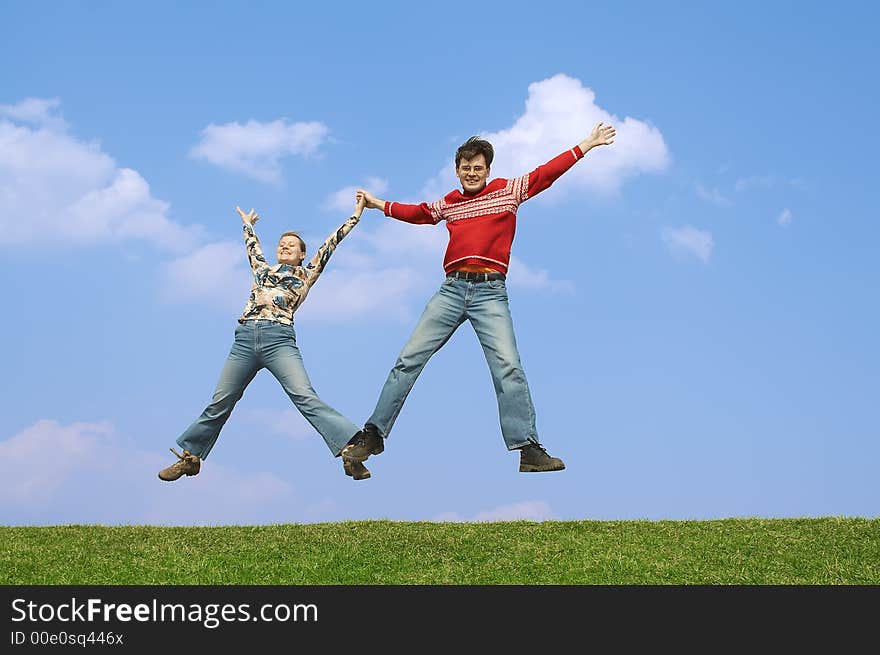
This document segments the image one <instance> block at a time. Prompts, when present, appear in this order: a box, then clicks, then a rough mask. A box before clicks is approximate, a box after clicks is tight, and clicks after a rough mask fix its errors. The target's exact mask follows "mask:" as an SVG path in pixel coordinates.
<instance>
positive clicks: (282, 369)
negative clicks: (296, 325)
mask: <svg viewBox="0 0 880 655" xmlns="http://www.w3.org/2000/svg"><path fill="white" fill-rule="evenodd" d="M261 336H262V348H263V357H264V361H265V364H266V368H268V369H269V371H270V372H271V373H272V375H274V376H275V378H276V379H277V380H278V381H279V382H280V383H281V386H282V387H284V391H285V393H287V395H288V396H289V397H290V399H291V400H292V401H293V404H294V405H296V408H297V409H298V410H299V411H300V413H301V414H302V415H303V417H305V419H306V420H307V421H308V422H309V424H311V426H312V427H313V428H315V430H316V431H317V432H318V434H320V435H321V436H322V437H323V438H324V441H325V442H326V443H327V447H328V448H330V451H331V452H332V453H333V455H334V456H337V455H339V453H340V452H341V451H342V448H343V447H344V446H345V444H347V443H348V442H349V440H350V439H351V438H352V437H353V436H354V435H355V434H356V433H357V432H358V431H359V429H358V427H357V426H356V425H355V424H354V423H352V422H351V421H349V420H348V419H347V418H345V417H344V416H343V415H342V414H340V413H339V412H337V411H336V410H335V409H333V408H332V407H330V406H329V405H328V404H327V403H325V402H324V401H323V400H321V399H320V398H319V397H318V394H317V393H316V392H315V389H314V388H313V387H312V383H311V382H310V381H309V376H308V374H307V373H306V368H305V365H304V364H303V360H302V355H301V354H300V351H299V348H298V347H297V345H296V333H295V332H294V329H293V326H292V325H282V324H281V323H277V324H275V325H274V326H272V327H270V328H264V329H263V331H262V335H261Z"/></svg>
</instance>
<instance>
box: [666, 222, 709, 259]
mask: <svg viewBox="0 0 880 655" xmlns="http://www.w3.org/2000/svg"><path fill="white" fill-rule="evenodd" d="M661 236H662V238H663V242H664V243H665V244H666V245H667V247H668V248H669V249H670V250H671V251H672V252H674V253H687V254H691V255H695V256H696V257H698V258H699V259H700V260H702V261H703V262H708V261H709V258H710V257H711V256H712V248H713V247H714V242H713V240H712V233H711V232H708V231H704V230H698V229H696V228H694V227H691V226H690V225H685V226H684V227H679V228H671V227H666V228H663V230H662V231H661Z"/></svg>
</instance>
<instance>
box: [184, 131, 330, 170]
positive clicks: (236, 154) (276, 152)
mask: <svg viewBox="0 0 880 655" xmlns="http://www.w3.org/2000/svg"><path fill="white" fill-rule="evenodd" d="M329 133H330V130H329V128H328V127H327V126H326V125H324V124H323V123H320V122H317V121H311V122H298V123H289V122H288V121H287V120H286V119H278V120H274V121H271V122H268V123H260V122H258V121H255V120H250V121H248V122H247V123H245V124H244V125H242V124H241V123H238V122H233V123H225V124H223V125H214V124H211V125H208V126H207V127H206V128H205V129H203V130H202V138H201V141H199V143H198V144H196V145H195V146H193V148H192V149H191V150H190V156H191V157H194V158H196V159H204V160H206V161H208V162H210V163H212V164H214V165H216V166H220V167H221V168H225V169H228V170H231V171H235V172H238V173H243V174H245V175H247V176H249V177H252V178H254V179H256V180H259V181H261V182H269V183H274V184H277V183H279V182H280V181H281V159H282V158H283V157H287V156H289V155H303V156H308V155H311V154H312V153H314V152H315V151H316V150H317V149H318V146H320V145H321V143H323V142H324V141H325V139H326V138H327V135H328V134H329Z"/></svg>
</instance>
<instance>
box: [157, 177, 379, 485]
mask: <svg viewBox="0 0 880 655" xmlns="http://www.w3.org/2000/svg"><path fill="white" fill-rule="evenodd" d="M235 209H236V211H237V212H238V214H239V216H241V220H242V222H243V224H244V225H243V229H244V239H245V246H246V247H247V253H248V261H249V262H250V265H251V271H253V275H254V282H253V288H252V289H251V295H250V298H249V299H248V302H247V304H246V305H245V308H244V312H243V313H242V315H241V318H239V319H238V323H239V325H238V326H237V327H236V328H235V341H234V343H233V344H232V349H231V350H230V352H229V356H228V358H227V360H226V365H225V366H224V367H223V371H222V372H221V373H220V380H219V381H218V382H217V389H216V390H215V391H214V397H213V400H212V401H211V404H210V405H208V406H207V407H206V408H205V411H203V412H202V415H201V416H199V418H197V419H196V420H195V422H193V424H192V425H190V426H189V427H188V428H187V429H186V430H185V431H184V432H183V434H181V435H180V437H178V439H177V444H178V445H179V446H180V447H181V448H182V449H183V454H178V453H177V451H175V450H174V449H173V448H172V449H171V452H172V453H174V455H175V456H176V457H177V458H178V461H176V462H175V463H174V464H172V465H171V466H169V467H167V468H164V469H162V470H161V471H159V478H160V479H162V480H165V481H169V482H170V481H172V480H177V479H178V478H180V477H181V476H183V475H197V474H198V472H199V470H200V469H201V460H203V459H205V458H206V457H207V456H208V453H210V452H211V449H212V448H213V447H214V443H215V442H216V441H217V437H218V436H219V435H220V430H221V428H222V427H223V425H224V424H225V423H226V420H227V419H228V418H229V415H230V414H231V413H232V408H233V407H235V403H237V402H238V400H239V399H240V398H241V396H242V394H243V393H244V390H245V388H246V387H247V385H248V384H250V382H251V380H253V379H254V376H255V375H256V374H257V372H258V371H259V370H260V369H262V368H267V369H269V371H270V372H271V373H272V375H274V376H275V378H276V379H277V380H278V381H279V382H280V383H281V386H282V387H284V391H285V392H286V393H287V395H288V396H290V399H291V400H292V401H293V404H294V405H296V408H297V409H298V410H299V411H300V413H301V414H302V415H303V416H304V417H305V419H306V420H307V421H308V422H309V423H310V424H311V425H312V427H313V428H315V430H317V431H318V433H319V434H320V435H321V436H322V437H323V438H324V441H325V442H327V446H328V447H329V448H330V451H331V452H332V453H333V454H334V456H339V454H340V452H341V451H342V449H343V447H345V445H346V444H348V443H350V442H351V441H353V440H356V439H357V438H358V437H359V435H360V431H359V429H358V428H357V426H355V424H354V423H352V422H351V421H349V420H348V419H347V418H345V417H344V416H342V414H340V413H339V412H337V411H336V410H335V409H333V408H332V407H330V406H329V405H327V404H326V403H325V402H324V401H322V400H321V399H320V398H319V397H318V395H317V393H315V390H314V389H313V388H312V385H311V382H309V378H308V375H307V374H306V370H305V367H304V366H303V360H302V356H301V355H300V352H299V348H297V345H296V333H295V332H294V329H293V314H294V312H295V311H296V310H297V309H298V308H299V306H300V305H302V303H303V301H304V300H305V299H306V296H307V295H308V293H309V290H310V289H311V288H312V286H313V285H314V284H315V282H316V281H317V279H318V277H319V276H320V275H321V273H322V272H323V270H324V266H325V265H326V264H327V260H328V259H329V258H330V255H331V254H333V251H334V250H335V249H336V246H337V245H338V244H339V242H340V241H342V239H343V238H344V237H345V235H346V234H348V233H349V232H351V230H352V229H353V228H354V226H355V225H357V223H358V221H359V220H360V216H361V213H362V212H363V209H364V196H363V194H360V193H359V194H357V197H356V203H355V208H354V213H353V214H352V215H351V217H350V218H349V219H348V220H346V221H345V223H343V224H342V226H341V227H340V228H339V229H337V230H336V231H334V232H333V234H331V235H330V236H329V237H328V238H327V240H326V241H325V242H324V244H323V245H322V246H321V247H320V248H318V251H317V252H316V253H315V256H314V257H312V259H311V260H310V261H309V263H308V264H307V265H305V266H303V265H302V263H303V260H304V259H305V255H306V244H305V242H304V241H303V240H302V239H301V238H300V236H299V235H298V234H297V233H296V232H285V233H284V234H282V235H281V238H280V240H279V241H278V251H277V257H278V263H277V264H275V265H274V266H270V265H269V264H268V263H267V262H266V259H265V257H263V251H262V249H261V247H260V241H259V239H258V238H257V235H256V233H255V232H254V224H255V223H256V222H257V220H258V219H259V216H258V215H257V214H256V213H255V212H254V210H253V209H251V211H250V212H248V213H247V214H245V213H244V212H243V211H242V210H241V209H240V208H238V207H236V208H235ZM343 468H344V470H345V473H346V475H349V476H351V477H353V478H354V479H355V480H364V479H366V478H369V477H370V472H369V471H368V470H367V468H366V467H365V466H364V465H363V464H362V463H353V462H348V461H343Z"/></svg>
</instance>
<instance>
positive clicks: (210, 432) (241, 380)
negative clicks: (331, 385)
mask: <svg viewBox="0 0 880 655" xmlns="http://www.w3.org/2000/svg"><path fill="white" fill-rule="evenodd" d="M262 368H267V369H269V372H270V373H272V375H274V376H275V378H276V379H277V380H278V381H279V382H280V383H281V386H282V387H284V391H285V392H286V393H287V395H288V396H290V399H291V400H292V401H293V404H294V405H296V408H297V409H298V410H299V411H300V413H301V414H302V415H303V416H304V417H305V419H306V420H307V421H308V422H309V423H310V424H311V425H312V427H313V428H315V430H317V431H318V433H319V434H320V435H321V436H322V437H324V441H326V442H327V446H328V447H329V448H330V451H331V452H332V453H333V454H334V455H338V454H339V452H340V451H341V450H342V448H343V447H344V446H345V445H346V444H347V443H348V441H349V440H350V439H351V438H352V437H353V436H354V434H355V433H356V432H357V431H358V429H359V428H358V427H357V426H355V424H354V423H352V422H351V421H349V420H348V419H347V418H345V417H344V416H342V414H340V413H339V412H337V411H336V410H335V409H333V408H332V407H330V406H329V405H327V404H326V403H325V402H324V401H322V400H321V399H320V398H318V394H317V393H315V390H314V389H313V388H312V384H311V382H309V376H308V375H307V374H306V369H305V366H303V361H302V356H301V355H300V353H299V348H297V346H296V333H295V332H294V330H293V326H292V325H284V324H283V323H278V322H276V321H267V320H262V319H260V320H250V321H244V322H243V323H239V324H238V327H236V328H235V342H234V343H233V344H232V350H230V351H229V357H228V358H227V359H226V365H225V366H224V367H223V372H222V373H220V380H219V381H218V382H217V389H216V390H215V391H214V398H213V400H212V401H211V404H210V405H208V406H207V407H206V408H205V411H204V412H202V415H201V416H199V418H197V419H196V420H195V422H194V423H193V424H192V425H190V426H189V427H188V428H187V429H186V431H185V432H184V433H183V434H182V435H180V437H179V438H178V439H177V443H178V445H179V446H180V447H181V448H184V449H186V450H188V451H189V452H191V453H192V454H193V455H198V456H199V457H200V458H202V459H205V458H206V457H207V456H208V453H210V452H211V449H212V448H213V447H214V442H216V441H217V437H218V436H219V435H220V429H221V428H222V427H223V425H224V424H225V423H226V419H228V418H229V415H230V414H231V413H232V408H233V407H235V403H237V402H238V401H239V399H240V398H241V396H242V394H243V393H244V390H245V387H247V385H248V384H250V381H251V380H253V379H254V376H255V375H256V374H257V371H259V370H260V369H262Z"/></svg>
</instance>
